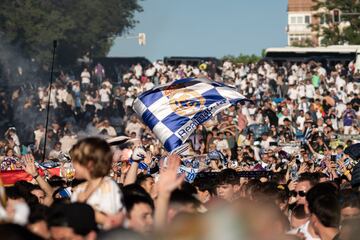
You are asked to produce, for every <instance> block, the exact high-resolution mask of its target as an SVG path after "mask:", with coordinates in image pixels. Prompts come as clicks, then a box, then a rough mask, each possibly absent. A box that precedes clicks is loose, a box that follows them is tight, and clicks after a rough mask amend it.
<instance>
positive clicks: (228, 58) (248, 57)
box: [221, 54, 261, 64]
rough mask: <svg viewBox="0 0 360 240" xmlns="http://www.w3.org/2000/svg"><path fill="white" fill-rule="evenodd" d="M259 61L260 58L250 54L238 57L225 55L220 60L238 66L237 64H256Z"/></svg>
mask: <svg viewBox="0 0 360 240" xmlns="http://www.w3.org/2000/svg"><path fill="white" fill-rule="evenodd" d="M260 59H261V57H260V56H257V55H255V54H252V55H245V54H240V55H239V56H234V55H226V56H224V57H223V58H222V59H221V60H222V61H230V62H232V63H237V64H239V63H245V64H249V63H256V62H258V61H260Z"/></svg>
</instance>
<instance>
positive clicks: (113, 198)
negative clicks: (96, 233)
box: [71, 177, 123, 214]
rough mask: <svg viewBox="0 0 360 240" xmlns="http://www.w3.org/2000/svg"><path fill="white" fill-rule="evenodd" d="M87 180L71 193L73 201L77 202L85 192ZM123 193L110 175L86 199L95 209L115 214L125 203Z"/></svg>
mask: <svg viewBox="0 0 360 240" xmlns="http://www.w3.org/2000/svg"><path fill="white" fill-rule="evenodd" d="M86 186H87V182H85V183H82V184H80V185H79V186H77V187H76V188H75V189H74V192H73V193H72V195H71V202H76V201H77V199H78V197H79V194H80V193H82V192H84V191H85V189H86ZM121 197H122V193H121V191H120V188H119V186H118V185H117V183H115V182H114V180H112V179H111V178H110V177H104V179H103V180H102V183H101V184H100V186H99V187H97V188H96V190H95V191H94V192H93V193H92V194H91V196H90V197H89V198H88V200H87V201H86V203H87V204H89V205H90V206H91V207H93V208H94V210H96V211H99V212H103V213H105V214H115V213H117V212H119V211H120V210H121V209H122V207H123V205H122V203H121Z"/></svg>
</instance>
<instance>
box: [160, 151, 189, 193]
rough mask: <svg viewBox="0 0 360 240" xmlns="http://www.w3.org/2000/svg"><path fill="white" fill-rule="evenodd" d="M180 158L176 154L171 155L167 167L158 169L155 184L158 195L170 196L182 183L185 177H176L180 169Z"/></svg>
mask: <svg viewBox="0 0 360 240" xmlns="http://www.w3.org/2000/svg"><path fill="white" fill-rule="evenodd" d="M180 161H181V158H180V156H179V155H177V154H171V155H170V156H169V157H168V160H167V163H168V164H167V167H166V168H164V167H162V168H161V169H160V176H159V181H158V182H157V190H158V193H159V194H162V193H167V194H170V193H171V192H172V191H174V190H175V189H176V188H178V187H179V186H180V185H181V183H182V182H183V180H184V178H185V175H182V176H180V177H178V176H177V175H178V169H179V167H180Z"/></svg>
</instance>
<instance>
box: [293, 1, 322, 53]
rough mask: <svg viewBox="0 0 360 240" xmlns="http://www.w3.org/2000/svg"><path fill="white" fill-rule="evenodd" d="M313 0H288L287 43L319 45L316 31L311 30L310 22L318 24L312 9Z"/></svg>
mask: <svg viewBox="0 0 360 240" xmlns="http://www.w3.org/2000/svg"><path fill="white" fill-rule="evenodd" d="M313 7H314V2H313V0H288V9H287V11H288V25H287V28H286V31H287V33H288V45H289V46H296V45H303V46H304V45H312V46H319V42H320V39H319V37H318V33H317V32H314V31H312V28H311V26H310V24H312V25H314V24H319V19H318V18H317V17H315V14H316V12H314V10H313Z"/></svg>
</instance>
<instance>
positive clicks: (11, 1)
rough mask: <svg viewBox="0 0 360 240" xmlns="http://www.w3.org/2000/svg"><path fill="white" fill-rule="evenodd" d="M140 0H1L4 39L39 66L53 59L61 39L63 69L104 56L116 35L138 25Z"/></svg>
mask: <svg viewBox="0 0 360 240" xmlns="http://www.w3.org/2000/svg"><path fill="white" fill-rule="evenodd" d="M137 11H138V12H139V11H142V8H141V6H140V5H139V4H138V0H106V1H103V0H76V1H74V0H61V1H58V0H48V1H37V0H2V1H1V2H0V31H1V35H2V39H3V40H4V41H5V42H6V43H9V44H11V45H13V46H16V47H17V48H18V49H20V50H21V51H22V53H23V55H24V56H25V57H27V58H34V59H35V60H36V61H37V62H39V63H48V62H50V59H51V49H52V42H53V40H55V39H56V40H58V42H59V48H58V51H57V53H58V54H57V57H58V58H57V62H58V63H59V64H61V65H63V66H66V65H71V64H74V63H75V61H76V59H77V58H79V57H82V56H84V55H85V54H87V53H88V54H90V55H91V56H93V57H96V56H105V55H106V54H107V53H108V51H109V49H110V47H111V46H112V44H113V42H114V39H115V37H116V36H119V35H121V34H123V33H124V32H125V31H127V30H128V29H131V28H133V27H134V26H135V24H136V23H137V22H136V21H135V20H134V14H135V12H137Z"/></svg>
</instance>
